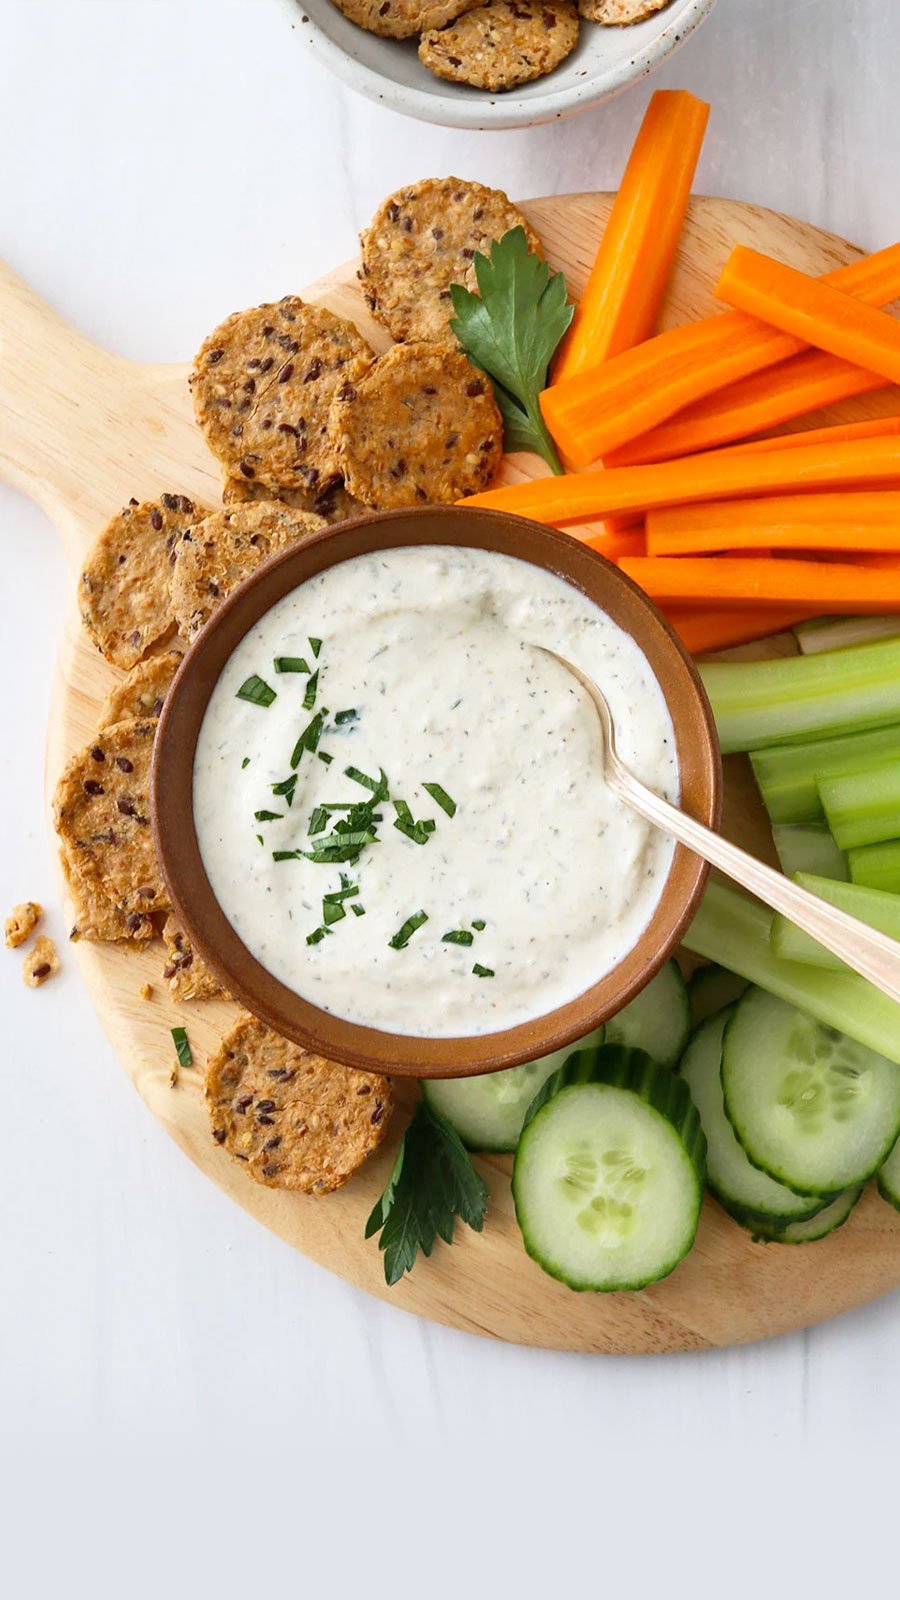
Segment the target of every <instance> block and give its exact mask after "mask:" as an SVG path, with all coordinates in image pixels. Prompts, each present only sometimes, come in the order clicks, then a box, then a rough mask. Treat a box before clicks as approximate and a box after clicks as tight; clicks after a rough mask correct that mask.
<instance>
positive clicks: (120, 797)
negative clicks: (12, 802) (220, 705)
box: [54, 718, 169, 916]
mask: <svg viewBox="0 0 900 1600" xmlns="http://www.w3.org/2000/svg"><path fill="white" fill-rule="evenodd" d="M156 726H157V725H156V722H155V720H154V719H153V718H148V719H146V720H140V719H138V718H135V719H133V720H132V721H130V722H117V723H116V724H115V725H114V726H113V727H111V728H104V729H103V730H102V732H101V733H98V734H97V737H96V740H95V742H94V743H93V744H89V745H86V746H85V748H84V749H83V750H80V751H79V752H78V754H77V755H76V756H74V757H73V758H72V760H71V761H70V762H69V765H68V767H67V768H66V770H65V772H64V773H63V775H62V777H61V778H60V780H59V783H58V784H57V787H56V797H55V800H54V814H55V819H56V831H57V833H58V834H59V836H60V838H61V839H62V841H63V843H64V845H65V846H66V847H67V848H68V849H70V850H71V858H72V861H73V864H74V866H75V869H76V870H77V872H78V874H79V876H80V877H81V878H83V879H84V880H85V882H86V883H88V884H91V885H96V886H97V892H98V893H101V892H102V893H105V894H106V895H107V897H108V898H109V899H111V900H113V901H114V902H115V904H116V905H117V906H118V907H119V908H120V909H121V910H122V911H123V912H125V913H126V914H128V913H135V914H140V915H142V916H143V915H146V914H147V913H148V912H150V911H164V910H167V909H168V904H169V901H168V896H167V894H166V890H165V887H164V885H163V881H162V878H161V877H160V872H159V867H158V865H157V860H156V851H155V850H154V848H153V830H152V828H151V826H150V756H151V752H152V749H153V739H154V735H155V733H156Z"/></svg>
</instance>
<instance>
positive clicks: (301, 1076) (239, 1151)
mask: <svg viewBox="0 0 900 1600" xmlns="http://www.w3.org/2000/svg"><path fill="white" fill-rule="evenodd" d="M205 1093H206V1104H207V1109H208V1111H209V1117H210V1122H211V1124H212V1133H213V1138H214V1139H215V1141H216V1143H217V1144H219V1145H222V1146H223V1147H224V1149H226V1150H227V1151H228V1153H229V1155H231V1156H234V1158H235V1159H236V1160H237V1161H241V1162H243V1163H244V1164H245V1165H246V1168H247V1171H248V1173H249V1175H250V1177H251V1178H253V1179H254V1180H255V1181H256V1182H257V1183H262V1184H265V1185H266V1186H267V1187H269V1188H272V1189H300V1190H302V1191H303V1193H304V1194H327V1193H328V1192H329V1191H330V1190H332V1189H338V1188H340V1186H341V1184H343V1183H346V1182H347V1179H348V1178H351V1177H352V1176H353V1174H354V1172H356V1171H357V1169H358V1168H359V1167H361V1166H362V1164H363V1162H364V1161H365V1159H366V1156H368V1155H369V1154H371V1152H372V1151H373V1150H375V1149H377V1147H378V1145H379V1144H380V1143H381V1141H382V1139H383V1138H384V1134H385V1129H386V1127H387V1123H388V1118H389V1116H390V1112H391V1086H390V1083H389V1082H388V1080H387V1078H382V1077H379V1076H378V1075H377V1074H374V1073H368V1072H358V1071H357V1070H356V1069H355V1068H353V1067H341V1066H338V1065H337V1063H336V1062H334V1061H327V1060H326V1059H325V1057H324V1056H319V1055H313V1054H311V1053H310V1052H309V1051H307V1050H303V1049H301V1047H300V1045H297V1044H292V1043H291V1042H290V1040H288V1039H283V1038H282V1037H281V1035H280V1034H277V1033H274V1032H273V1031H272V1029H271V1028H267V1027H265V1026H264V1024H263V1023H261V1022H258V1021H257V1019H256V1018H255V1017H251V1016H250V1015H248V1014H247V1013H246V1012H245V1013H244V1014H243V1015H242V1016H240V1017H239V1018H238V1021H237V1022H236V1023H235V1025H234V1027H233V1028H232V1029H231V1032H230V1033H229V1034H227V1035H226V1037H225V1038H224V1039H223V1040H222V1042H221V1044H220V1045H219V1048H218V1050H216V1051H215V1053H214V1054H213V1055H212V1056H211V1057H210V1059H209V1061H208V1063H207V1067H206V1083H205Z"/></svg>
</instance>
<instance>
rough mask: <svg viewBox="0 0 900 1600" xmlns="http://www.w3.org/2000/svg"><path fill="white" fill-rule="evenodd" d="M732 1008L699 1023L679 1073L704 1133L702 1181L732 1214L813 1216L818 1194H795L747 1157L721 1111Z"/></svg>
mask: <svg viewBox="0 0 900 1600" xmlns="http://www.w3.org/2000/svg"><path fill="white" fill-rule="evenodd" d="M734 1010H735V1008H734V1006H729V1007H727V1008H726V1010H724V1011H720V1012H719V1014H718V1016H715V1017H710V1018H709V1019H708V1021H706V1022H704V1023H701V1025H700V1027H699V1028H698V1029H697V1031H696V1033H695V1034H694V1035H693V1037H692V1039H691V1042H690V1044H689V1045H688V1047H687V1049H686V1050H685V1052H684V1055H683V1056H682V1058H681V1066H680V1067H679V1072H680V1073H681V1076H682V1078H683V1079H684V1081H685V1083H686V1084H687V1086H688V1088H689V1089H690V1091H691V1099H692V1100H693V1102H694V1105H695V1106H696V1107H697V1110H698V1111H699V1113H700V1121H701V1123H702V1125H703V1132H704V1133H705V1134H706V1181H707V1183H708V1185H709V1187H710V1189H711V1190H712V1192H713V1194H714V1195H715V1196H716V1198H717V1199H718V1200H721V1202H722V1204H723V1205H724V1207H725V1209H726V1211H728V1212H730V1213H731V1215H732V1216H733V1215H735V1214H736V1213H741V1212H745V1211H750V1212H752V1213H753V1215H754V1217H766V1218H768V1219H770V1220H771V1221H776V1220H777V1221H784V1222H785V1223H787V1222H791V1221H796V1220H798V1219H800V1218H803V1217H812V1216H814V1215H815V1213H816V1212H817V1211H821V1210H822V1207H823V1205H824V1204H825V1203H826V1202H825V1201H824V1200H823V1197H822V1196H821V1195H809V1194H795V1193H794V1191H793V1190H792V1189H788V1188H786V1187H785V1185H784V1184H783V1183H776V1181H775V1179H774V1178H770V1177H769V1176H768V1175H767V1174H766V1173H765V1172H760V1170H759V1168H758V1167H754V1166H753V1165H752V1163H751V1162H750V1161H748V1159H747V1156H746V1154H745V1152H744V1151H743V1150H742V1149H741V1146H740V1145H739V1144H738V1141H737V1139H736V1138H735V1136H734V1129H733V1128H732V1126H731V1123H730V1122H729V1121H728V1118H727V1116H726V1115H725V1102H724V1100H723V1098H722V1078H721V1067H722V1039H723V1037H724V1034H725V1029H726V1027H727V1026H728V1024H729V1022H730V1021H731V1018H732V1017H733V1015H734Z"/></svg>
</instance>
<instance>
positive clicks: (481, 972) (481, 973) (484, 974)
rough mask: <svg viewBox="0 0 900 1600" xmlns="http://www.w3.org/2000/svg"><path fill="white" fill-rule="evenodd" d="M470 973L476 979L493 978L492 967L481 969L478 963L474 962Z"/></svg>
mask: <svg viewBox="0 0 900 1600" xmlns="http://www.w3.org/2000/svg"><path fill="white" fill-rule="evenodd" d="M472 971H473V972H474V974H475V976H476V978H493V976H494V969H493V967H483V966H482V965H481V962H480V961H476V963H475V965H474V967H473V968H472Z"/></svg>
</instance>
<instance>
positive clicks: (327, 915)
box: [322, 900, 347, 928]
mask: <svg viewBox="0 0 900 1600" xmlns="http://www.w3.org/2000/svg"><path fill="white" fill-rule="evenodd" d="M346 915H347V912H346V909H345V907H344V906H342V905H340V904H339V903H338V904H337V905H336V904H335V903H334V901H333V900H323V901H322V921H323V922H324V924H325V926H326V928H330V927H331V924H332V923H333V922H343V920H344V918H345V916H346Z"/></svg>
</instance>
